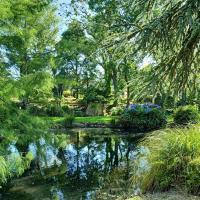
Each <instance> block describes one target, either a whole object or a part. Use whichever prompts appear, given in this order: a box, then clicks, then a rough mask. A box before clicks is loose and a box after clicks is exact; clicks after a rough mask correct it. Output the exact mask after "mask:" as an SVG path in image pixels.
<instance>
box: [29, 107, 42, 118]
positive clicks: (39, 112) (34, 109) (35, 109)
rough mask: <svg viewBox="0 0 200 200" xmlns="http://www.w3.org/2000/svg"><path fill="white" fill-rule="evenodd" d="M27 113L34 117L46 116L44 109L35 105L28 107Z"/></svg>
mask: <svg viewBox="0 0 200 200" xmlns="http://www.w3.org/2000/svg"><path fill="white" fill-rule="evenodd" d="M28 112H29V113H30V114H31V115H35V116H45V115H46V110H45V108H44V107H39V106H37V105H30V106H29V107H28Z"/></svg>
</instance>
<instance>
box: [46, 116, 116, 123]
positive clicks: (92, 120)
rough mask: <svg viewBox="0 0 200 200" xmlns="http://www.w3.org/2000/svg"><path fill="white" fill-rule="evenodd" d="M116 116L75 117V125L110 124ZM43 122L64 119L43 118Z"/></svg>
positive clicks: (56, 121)
mask: <svg viewBox="0 0 200 200" xmlns="http://www.w3.org/2000/svg"><path fill="white" fill-rule="evenodd" d="M116 118H117V117H116V116H94V117H76V118H75V121H74V122H75V123H110V122H111V120H112V119H116ZM44 119H45V120H47V121H49V122H53V123H59V122H61V121H62V120H63V119H64V117H44Z"/></svg>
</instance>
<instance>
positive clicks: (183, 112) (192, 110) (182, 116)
mask: <svg viewBox="0 0 200 200" xmlns="http://www.w3.org/2000/svg"><path fill="white" fill-rule="evenodd" d="M198 121H199V113H198V109H197V107H196V106H191V105H189V106H180V107H179V108H177V109H176V110H175V113H174V122H175V123H176V124H180V125H181V124H182V125H185V124H189V123H191V124H196V123H198Z"/></svg>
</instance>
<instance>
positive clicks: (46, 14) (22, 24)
mask: <svg viewBox="0 0 200 200" xmlns="http://www.w3.org/2000/svg"><path fill="white" fill-rule="evenodd" d="M1 7H2V10H3V12H2V18H1V21H0V25H1V30H2V31H1V32H0V46H1V55H2V57H4V62H3V63H2V62H1V68H3V69H4V70H6V71H9V73H10V75H11V76H14V78H15V79H16V78H17V79H18V82H20V83H23V82H24V81H25V79H27V80H26V81H25V82H29V81H30V82H31V80H30V79H32V78H33V79H32V81H34V84H29V85H28V86H27V85H23V84H18V86H22V85H23V87H20V88H19V90H23V92H22V93H21V94H22V96H21V97H22V102H23V104H24V105H25V107H26V105H27V103H28V100H29V97H30V95H32V94H33V95H34V92H35V91H34V88H35V87H36V85H37V83H41V81H39V82H37V81H36V80H39V79H43V84H45V81H44V80H45V79H46V78H47V77H49V75H47V76H45V75H44V76H43V75H41V73H42V72H44V73H47V71H48V70H49V69H50V68H51V62H50V61H51V57H52V55H53V50H54V45H55V42H56V37H57V20H56V17H55V9H54V7H52V6H51V4H50V1H43V0H42V1H40V2H39V3H38V2H35V1H33V0H31V1H25V0H18V1H2V3H1ZM34 79H35V80H34ZM47 79H48V78H47ZM47 79H46V80H47ZM47 82H49V80H47ZM25 86H27V87H25ZM31 86H33V87H32V88H30V87H31ZM39 87H40V90H39V91H38V92H41V88H42V87H41V85H40V84H38V89H39ZM45 89H46V88H45ZM44 92H46V91H44Z"/></svg>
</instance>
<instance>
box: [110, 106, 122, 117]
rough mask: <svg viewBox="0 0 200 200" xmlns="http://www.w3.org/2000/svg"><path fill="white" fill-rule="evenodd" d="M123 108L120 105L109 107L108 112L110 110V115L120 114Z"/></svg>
mask: <svg viewBox="0 0 200 200" xmlns="http://www.w3.org/2000/svg"><path fill="white" fill-rule="evenodd" d="M123 110H124V109H123V108H122V107H113V108H111V110H110V112H111V116H118V115H121V114H122V113H123Z"/></svg>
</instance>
